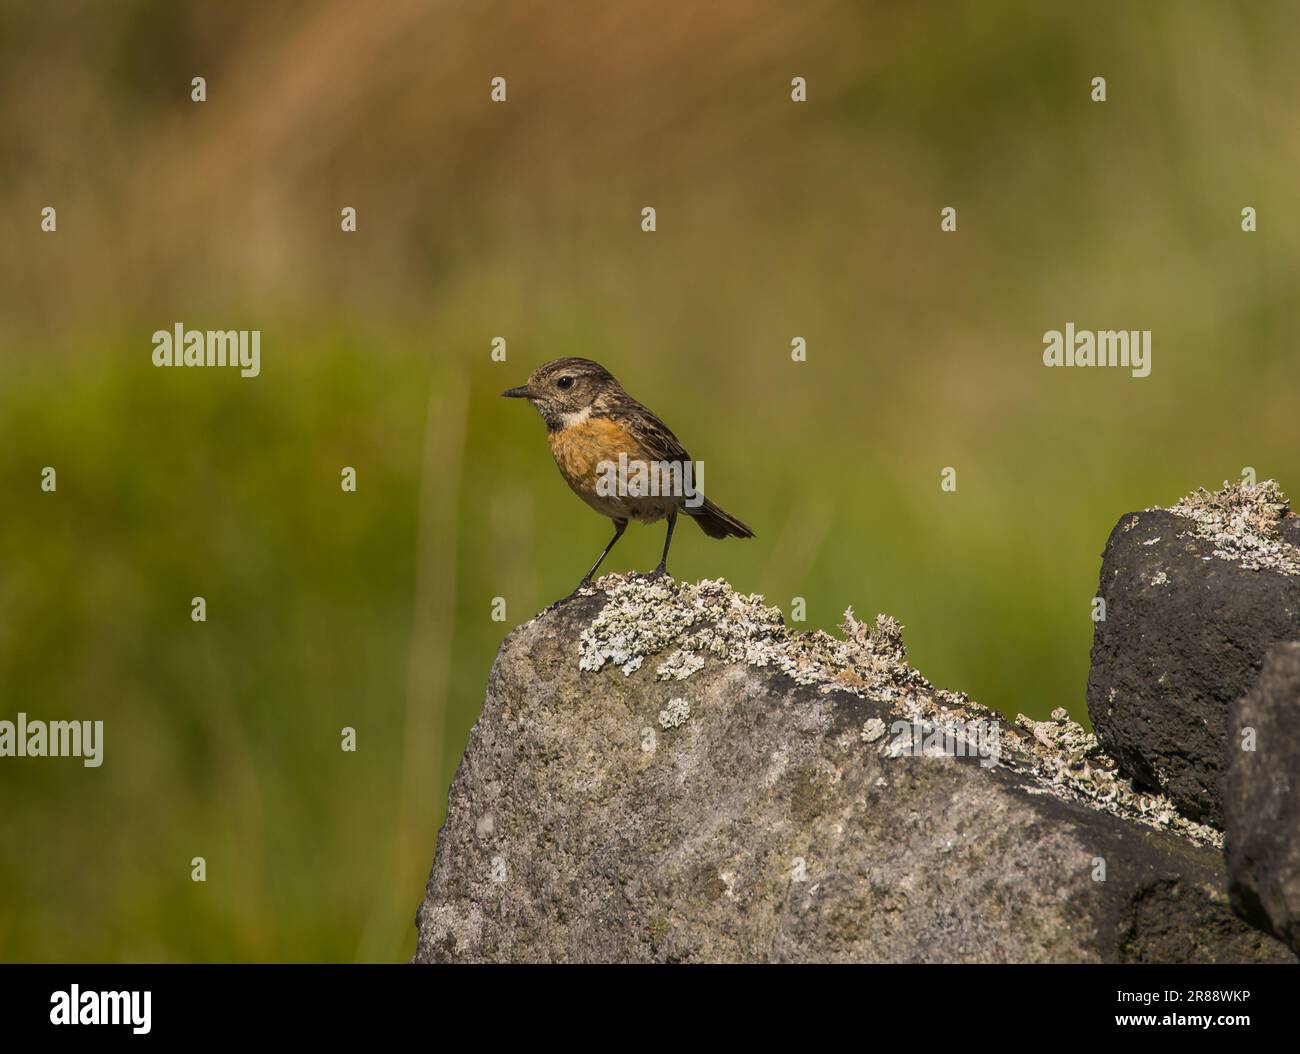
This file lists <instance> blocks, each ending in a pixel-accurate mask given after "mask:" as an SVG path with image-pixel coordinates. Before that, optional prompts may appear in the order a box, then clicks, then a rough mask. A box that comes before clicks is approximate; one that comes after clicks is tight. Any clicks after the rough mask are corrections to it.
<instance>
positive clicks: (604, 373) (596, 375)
mask: <svg viewBox="0 0 1300 1054" xmlns="http://www.w3.org/2000/svg"><path fill="white" fill-rule="evenodd" d="M501 394H502V395H503V396H505V397H506V398H507V399H527V400H528V401H529V402H530V403H532V404H533V406H535V407H536V408H537V412H538V413H540V414H541V415H542V418H543V419H544V420H545V421H546V425H547V427H548V428H553V429H554V428H564V427H567V426H568V425H571V424H576V423H577V422H578V421H580V420H582V419H584V418H586V417H588V416H590V415H591V413H592V411H599V410H602V409H604V408H605V407H606V406H608V405H610V404H611V403H612V402H613V401H614V400H616V399H617V398H618V397H619V396H621V395H623V394H624V393H623V389H622V387H621V386H620V385H619V383H618V381H616V380H614V378H613V376H612V375H611V374H610V372H609V370H607V369H605V367H604V366H602V365H601V364H600V363H598V362H592V361H591V359H553V360H551V361H550V362H546V363H543V364H542V365H541V366H538V367H537V369H535V370H533V372H532V373H531V374H529V376H528V383H527V384H522V385H520V386H519V387H518V388H508V389H506V390H505V391H504V392H502V393H501Z"/></svg>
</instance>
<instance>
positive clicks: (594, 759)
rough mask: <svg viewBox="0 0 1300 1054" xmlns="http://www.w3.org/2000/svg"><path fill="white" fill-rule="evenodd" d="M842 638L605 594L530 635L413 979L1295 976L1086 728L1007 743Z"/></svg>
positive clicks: (883, 625) (990, 721) (445, 846)
mask: <svg viewBox="0 0 1300 1054" xmlns="http://www.w3.org/2000/svg"><path fill="white" fill-rule="evenodd" d="M844 629H845V633H846V637H845V639H839V638H836V637H832V636H830V635H828V634H825V633H820V632H818V633H796V632H793V631H791V630H789V629H787V628H786V627H785V625H784V623H783V621H782V619H781V616H780V613H779V612H778V611H776V609H774V608H770V607H766V606H765V605H764V604H763V603H762V602H761V598H758V597H746V596H741V595H740V594H737V593H735V592H734V591H732V590H731V589H730V587H728V586H727V585H726V583H722V582H703V583H700V584H698V585H690V584H683V583H676V582H673V581H672V580H670V579H660V580H658V581H648V580H646V579H643V578H622V577H619V576H606V577H605V578H603V579H601V580H600V582H599V583H598V584H597V586H596V587H595V588H593V589H591V590H589V591H587V592H585V593H584V594H580V595H579V596H577V597H575V598H573V599H572V600H570V601H567V602H565V603H562V604H561V605H559V606H557V607H555V608H553V609H551V610H549V611H547V612H545V613H543V614H542V615H540V616H539V617H537V618H535V619H533V620H532V621H531V622H529V623H527V624H525V625H523V626H521V627H520V628H518V629H517V630H515V631H514V632H513V633H512V634H511V635H510V636H509V637H508V638H507V639H506V641H505V642H504V643H503V645H502V647H501V651H500V653H499V655H498V657H497V661H496V663H495V665H494V667H493V670H492V673H491V676H490V678H489V682H488V692H487V699H486V701H485V704H484V707H483V712H482V715H481V716H480V718H479V721H478V723H477V724H476V725H475V727H474V730H473V732H472V733H471V736H470V740H469V744H468V746H467V748H466V752H465V757H464V760H463V761H462V763H461V767H460V770H459V772H458V773H457V775H456V778H455V781H454V782H453V784H452V788H451V793H450V799H449V804H448V814H447V820H446V823H445V824H444V826H443V829H442V832H441V835H440V837H439V840H438V848H437V855H436V858H435V861H434V865H433V870H432V873H431V874H430V876H429V883H428V889H427V893H426V897H425V900H424V902H423V904H422V905H421V907H420V910H419V914H418V918H417V926H418V930H419V942H418V948H417V952H416V955H415V960H416V961H417V962H446V961H600V962H607V961H608V962H628V961H631V962H644V961H708V962H714V961H801V960H813V961H945V962H947V961H995V962H1048V961H1178V962H1182V961H1217V962H1279V961H1294V957H1293V956H1292V955H1291V953H1290V952H1289V951H1288V950H1287V949H1286V948H1285V947H1284V946H1283V945H1282V944H1281V943H1279V942H1277V941H1276V940H1274V939H1273V938H1271V937H1269V936H1267V935H1265V934H1263V933H1260V932H1258V931H1256V930H1253V929H1251V928H1250V927H1248V926H1247V925H1246V924H1245V923H1244V922H1242V921H1241V920H1240V919H1238V918H1237V917H1236V916H1235V915H1234V914H1233V913H1232V910H1231V908H1230V906H1229V904H1228V898H1227V893H1226V882H1227V879H1226V873H1225V870H1224V866H1223V862H1222V858H1221V855H1220V853H1219V851H1218V849H1217V843H1216V838H1217V835H1216V833H1215V832H1214V831H1212V830H1210V829H1209V828H1206V827H1202V826H1199V825H1196V824H1193V823H1189V822H1188V821H1187V820H1185V819H1184V818H1182V817H1179V816H1178V815H1177V814H1176V812H1175V811H1174V810H1173V809H1172V807H1171V806H1170V804H1169V802H1168V801H1167V800H1165V799H1163V798H1159V797H1156V796H1152V795H1146V794H1143V793H1140V792H1137V791H1135V790H1134V788H1132V786H1130V785H1129V784H1128V783H1127V782H1126V781H1124V780H1123V779H1122V778H1120V777H1118V776H1117V775H1116V774H1115V772H1114V763H1113V762H1112V761H1110V759H1108V758H1106V757H1105V755H1103V754H1102V753H1101V752H1100V750H1099V748H1098V746H1097V743H1096V741H1095V739H1094V738H1093V737H1092V736H1091V735H1090V734H1088V733H1086V732H1084V731H1083V729H1081V728H1080V727H1079V726H1078V725H1076V724H1074V723H1073V722H1072V721H1070V720H1069V719H1068V717H1067V716H1066V715H1065V714H1064V711H1060V712H1058V713H1057V714H1054V715H1053V720H1051V721H1046V722H1034V721H1030V720H1028V719H1025V718H1021V719H1019V721H1018V722H1017V724H1015V725H1012V724H1008V723H1006V722H1003V721H1001V720H1000V719H999V718H998V717H997V716H996V715H995V714H993V713H992V712H991V711H989V710H987V709H985V708H983V707H980V706H979V705H977V704H975V703H973V702H972V701H970V700H969V699H967V698H966V697H965V696H963V695H960V694H955V693H950V692H944V691H941V690H937V689H935V688H934V687H933V686H931V685H930V684H929V683H928V682H927V681H926V680H925V678H924V677H922V676H921V675H920V674H919V673H918V672H917V671H915V670H914V669H912V668H911V667H910V666H908V665H907V663H906V660H905V656H904V652H903V644H902V638H901V633H900V629H899V627H898V626H897V624H896V623H894V622H893V620H891V619H888V618H886V617H883V616H882V617H880V618H878V619H877V620H876V621H875V623H874V624H866V623H861V622H858V621H857V620H856V619H854V618H853V616H852V612H849V613H848V615H847V616H846V621H845V626H844Z"/></svg>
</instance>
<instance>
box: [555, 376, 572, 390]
mask: <svg viewBox="0 0 1300 1054" xmlns="http://www.w3.org/2000/svg"><path fill="white" fill-rule="evenodd" d="M555 387H557V388H572V387H573V378H572V377H561V378H560V379H559V380H558V381H556V382H555Z"/></svg>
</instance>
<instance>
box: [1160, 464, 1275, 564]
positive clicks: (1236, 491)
mask: <svg viewBox="0 0 1300 1054" xmlns="http://www.w3.org/2000/svg"><path fill="white" fill-rule="evenodd" d="M1289 509H1290V505H1289V503H1288V501H1287V496H1286V495H1285V494H1284V493H1282V488H1281V487H1279V486H1278V485H1277V480H1273V479H1266V480H1263V481H1262V482H1259V483H1255V484H1249V483H1247V482H1246V481H1245V480H1238V481H1237V482H1235V483H1232V482H1229V481H1228V480H1224V481H1223V488H1222V489H1221V490H1217V491H1214V492H1210V491H1208V490H1206V489H1205V488H1204V487H1202V488H1200V489H1199V490H1197V491H1196V492H1195V493H1193V494H1189V495H1187V497H1185V498H1183V499H1182V500H1181V501H1180V502H1178V504H1177V505H1174V506H1173V507H1172V508H1170V509H1168V510H1167V511H1169V512H1172V513H1174V514H1175V515H1177V516H1182V517H1185V518H1186V519H1189V520H1191V521H1192V522H1193V523H1195V524H1196V527H1195V533H1196V535H1197V536H1199V537H1201V538H1204V539H1206V540H1207V541H1209V542H1212V543H1213V544H1214V555H1215V556H1217V557H1219V558H1220V559H1223V560H1231V561H1233V562H1234V563H1239V564H1241V566H1242V567H1244V568H1246V569H1247V570H1249V571H1274V572H1276V573H1278V574H1283V575H1300V549H1297V548H1296V547H1295V546H1294V545H1290V544H1289V543H1287V542H1285V541H1283V540H1282V539H1281V538H1280V537H1279V535H1278V525H1279V524H1280V523H1281V521H1282V518H1283V517H1284V516H1286V515H1287V514H1288V511H1289Z"/></svg>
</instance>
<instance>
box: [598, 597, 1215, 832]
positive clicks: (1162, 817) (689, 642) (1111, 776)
mask: <svg viewBox="0 0 1300 1054" xmlns="http://www.w3.org/2000/svg"><path fill="white" fill-rule="evenodd" d="M591 588H592V590H593V591H598V592H603V593H604V594H605V596H606V603H605V605H604V607H603V608H602V609H601V611H600V613H599V614H598V615H597V616H596V617H595V619H593V620H592V622H591V624H590V625H589V626H587V627H586V628H585V629H584V630H583V631H582V634H581V637H580V641H579V660H578V665H579V668H580V669H582V670H587V671H592V672H595V671H599V670H601V669H603V668H604V667H605V666H606V665H607V664H613V665H615V666H617V667H618V668H619V669H621V670H622V671H623V673H624V674H625V675H630V674H631V673H633V672H635V671H636V670H638V669H640V667H641V665H642V664H643V662H644V661H645V659H647V658H648V657H650V656H653V655H658V654H661V653H663V652H669V655H668V657H667V658H666V659H665V660H664V661H663V662H662V663H660V664H659V666H658V668H657V670H656V676H657V677H658V678H659V679H668V678H673V679H677V680H682V679H685V678H687V677H689V676H691V675H692V674H693V673H695V672H696V671H697V670H698V669H700V668H702V667H703V665H704V662H705V657H706V656H712V657H713V658H715V659H717V660H719V661H721V662H724V663H745V664H747V665H750V666H760V667H767V668H771V669H776V670H779V671H780V672H782V673H785V674H787V675H788V676H790V677H791V678H792V679H793V680H795V681H796V682H797V683H799V684H803V685H809V686H814V687H816V688H817V689H818V690H820V691H822V692H835V691H840V692H849V693H851V694H853V695H857V696H861V697H864V698H872V699H876V700H880V701H883V702H887V703H889V704H890V706H891V708H892V709H893V711H894V712H895V714H897V715H898V717H899V718H902V719H905V720H908V721H913V722H919V723H921V724H922V725H923V726H924V727H925V728H926V729H930V728H936V729H940V730H942V731H944V732H946V733H948V734H949V735H951V736H953V737H954V739H956V740H963V737H964V736H965V735H966V732H967V730H968V729H970V728H971V727H972V726H974V725H977V724H979V723H981V722H984V723H989V722H997V723H999V724H1000V725H1001V726H1002V727H1003V730H1004V734H1003V735H1002V737H1001V746H1000V755H999V757H998V759H997V762H998V764H1000V765H1003V766H1004V767H1006V768H1008V769H1011V770H1014V771H1016V772H1019V773H1021V774H1023V775H1025V776H1026V777H1028V778H1029V779H1030V780H1032V781H1033V783H1034V784H1035V785H1036V786H1037V787H1038V789H1039V791H1040V792H1041V793H1051V794H1055V795H1057V796H1058V797H1062V798H1066V799H1070V800H1074V801H1077V802H1081V803H1084V804H1086V805H1089V806H1091V807H1093V808H1096V809H1101V810H1104V811H1106V812H1109V813H1113V814H1114V815H1116V816H1121V817H1125V818H1127V819H1131V820H1136V821H1138V822H1140V823H1143V824H1146V825H1148V826H1150V827H1155V828H1162V829H1167V830H1174V831H1178V832H1179V833H1181V834H1182V835H1184V836H1185V837H1187V838H1189V839H1191V840H1192V841H1194V842H1197V843H1200V844H1210V845H1220V844H1221V843H1222V836H1221V835H1219V833H1218V832H1217V831H1215V830H1213V829H1212V828H1210V827H1206V826H1204V825H1202V824H1196V823H1193V822H1192V821H1190V820H1187V819H1186V818H1184V817H1183V816H1181V815H1180V814H1179V813H1177V812H1176V811H1175V810H1174V808H1173V805H1172V804H1171V803H1170V802H1169V800H1168V799H1167V798H1165V797H1163V796H1161V795H1155V794H1145V793H1143V792H1140V791H1138V790H1137V789H1135V788H1134V787H1133V785H1132V784H1131V783H1130V782H1129V781H1128V780H1126V779H1124V778H1123V777H1122V776H1119V775H1118V774H1117V773H1116V771H1115V769H1116V766H1115V762H1114V761H1113V760H1112V759H1111V758H1109V757H1107V756H1106V755H1105V754H1104V753H1103V752H1102V750H1101V748H1100V746H1099V745H1098V743H1097V740H1096V737H1095V736H1093V735H1092V734H1091V733H1089V732H1085V731H1084V729H1083V728H1082V727H1081V726H1080V725H1079V724H1077V723H1076V722H1074V721H1072V720H1071V719H1070V718H1069V715H1068V713H1067V712H1066V711H1065V710H1064V709H1058V710H1057V711H1055V712H1054V713H1053V715H1052V720H1051V721H1032V720H1030V719H1029V718H1027V717H1024V716H1023V715H1021V716H1019V717H1017V719H1016V723H1015V725H1014V726H1012V725H1007V724H1006V723H1005V722H1004V720H1003V719H1002V717H1001V716H1000V715H999V714H997V713H996V712H994V711H992V710H990V709H988V708H987V707H985V706H982V705H980V704H979V703H976V702H974V701H973V700H972V699H970V698H969V697H968V696H966V695H965V694H964V693H961V692H951V691H947V690H945V689H942V688H936V687H935V686H934V685H932V684H931V683H930V682H929V681H928V680H927V679H926V678H925V677H924V676H923V675H922V674H921V673H920V672H919V671H918V670H915V669H913V668H912V667H911V666H909V665H908V663H907V652H906V649H905V647H904V644H903V635H902V627H901V626H900V625H899V624H898V622H897V621H896V620H895V619H893V618H891V617H889V616H888V615H878V616H877V617H876V619H875V620H874V621H873V622H870V623H866V622H860V621H858V619H857V618H856V617H855V616H854V614H853V609H852V608H850V609H849V610H848V611H846V612H845V615H844V622H843V623H842V624H841V627H840V628H841V630H842V631H843V633H844V639H840V638H838V637H834V636H832V635H830V634H829V633H825V632H823V631H821V630H815V631H813V632H808V633H805V632H799V631H796V630H792V629H790V628H789V627H788V626H786V625H785V621H784V619H783V618H782V616H781V612H780V611H779V610H778V609H777V608H775V607H770V606H768V605H767V604H765V603H764V601H763V598H762V597H761V596H758V595H748V596H746V595H743V594H740V593H737V592H736V591H735V590H733V589H732V588H731V587H730V586H729V585H728V584H727V583H726V582H725V581H723V580H721V579H719V580H705V581H702V582H699V583H689V582H677V581H674V580H673V579H671V578H667V577H660V578H653V579H650V578H644V577H638V576H621V575H606V576H605V577H603V578H601V579H600V580H599V581H598V582H597V583H596V585H595V586H594V587H591ZM697 660H698V661H697ZM672 702H676V700H673V701H672ZM671 705H672V704H671V702H670V706H671ZM688 713H689V711H688ZM667 716H670V715H668V714H667V710H665V711H664V713H661V714H660V723H661V724H663V722H664V720H665V717H667ZM671 716H672V717H674V718H675V717H676V716H677V715H676V714H673V715H671ZM683 720H685V719H684V718H683ZM664 727H668V726H666V725H665V726H664ZM673 727H676V726H675V725H674V726H673ZM883 733H884V725H883V722H879V719H878V718H873V719H871V720H870V721H868V722H867V724H866V725H864V727H863V729H862V733H861V740H862V741H863V742H866V743H874V744H877V745H876V747H875V749H879V750H882V751H883V750H886V749H887V748H888V746H889V741H888V740H887V739H885V737H884V734H883ZM971 753H974V751H972V752H971Z"/></svg>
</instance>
